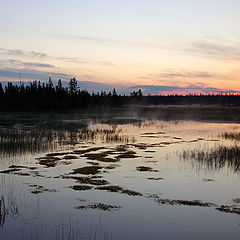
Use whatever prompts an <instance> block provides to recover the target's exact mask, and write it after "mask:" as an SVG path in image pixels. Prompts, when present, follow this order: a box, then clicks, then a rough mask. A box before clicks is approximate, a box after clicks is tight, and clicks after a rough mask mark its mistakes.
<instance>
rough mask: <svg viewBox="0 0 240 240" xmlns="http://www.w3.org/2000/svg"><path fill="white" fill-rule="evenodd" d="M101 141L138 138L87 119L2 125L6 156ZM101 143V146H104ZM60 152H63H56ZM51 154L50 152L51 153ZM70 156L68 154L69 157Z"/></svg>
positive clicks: (2, 148) (2, 146)
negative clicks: (26, 124) (95, 125)
mask: <svg viewBox="0 0 240 240" xmlns="http://www.w3.org/2000/svg"><path fill="white" fill-rule="evenodd" d="M88 141H90V142H96V141H101V142H105V143H113V142H114V143H128V142H134V138H130V137H129V136H127V135H120V134H119V132H118V131H117V130H116V128H113V129H101V128H97V129H91V128H89V127H88V125H87V123H78V124H75V123H71V122H70V123H69V122H64V121H56V122H53V121H50V122H44V123H41V124H40V123H39V124H37V125H36V126H32V127H28V126H22V125H21V126H16V127H11V128H0V154H2V155H4V156H9V157H11V156H13V155H23V154H26V153H31V154H35V153H39V152H44V151H53V150H55V149H58V148H59V147H64V146H66V145H72V146H74V145H77V144H79V143H82V142H88ZM102 148H103V147H100V148H99V149H102ZM96 150H97V147H96V149H94V148H93V149H82V150H78V151H76V152H73V154H84V153H88V152H91V151H96ZM58 155H59V156H60V153H56V155H54V153H53V155H52V156H58ZM49 156H50V155H49ZM67 158H68V157H67Z"/></svg>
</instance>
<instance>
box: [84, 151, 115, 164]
mask: <svg viewBox="0 0 240 240" xmlns="http://www.w3.org/2000/svg"><path fill="white" fill-rule="evenodd" d="M106 156H107V154H106V153H87V154H84V157H86V158H87V159H89V160H96V161H99V162H117V161H118V159H116V158H109V157H106Z"/></svg>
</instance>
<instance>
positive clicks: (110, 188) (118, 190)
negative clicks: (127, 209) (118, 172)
mask: <svg viewBox="0 0 240 240" xmlns="http://www.w3.org/2000/svg"><path fill="white" fill-rule="evenodd" d="M96 189H97V190H105V191H108V192H116V193H121V194H127V195H130V196H142V194H141V193H139V192H135V191H132V190H128V189H124V188H122V187H120V186H103V187H97V188H96Z"/></svg>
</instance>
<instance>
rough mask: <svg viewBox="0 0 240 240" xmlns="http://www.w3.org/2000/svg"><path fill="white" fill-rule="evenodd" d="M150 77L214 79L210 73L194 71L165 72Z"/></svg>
mask: <svg viewBox="0 0 240 240" xmlns="http://www.w3.org/2000/svg"><path fill="white" fill-rule="evenodd" d="M148 76H149V77H152V78H170V79H172V78H185V79H188V78H212V77H213V75H212V74H210V73H208V72H199V71H195V72H194V71H192V72H188V71H173V70H170V71H163V72H162V73H160V74H149V75H148Z"/></svg>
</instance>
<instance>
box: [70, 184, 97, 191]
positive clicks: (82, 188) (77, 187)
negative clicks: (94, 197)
mask: <svg viewBox="0 0 240 240" xmlns="http://www.w3.org/2000/svg"><path fill="white" fill-rule="evenodd" d="M70 188H72V189H73V190H76V191H86V190H91V189H92V188H93V187H92V186H88V185H74V186H72V187H70Z"/></svg>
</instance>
